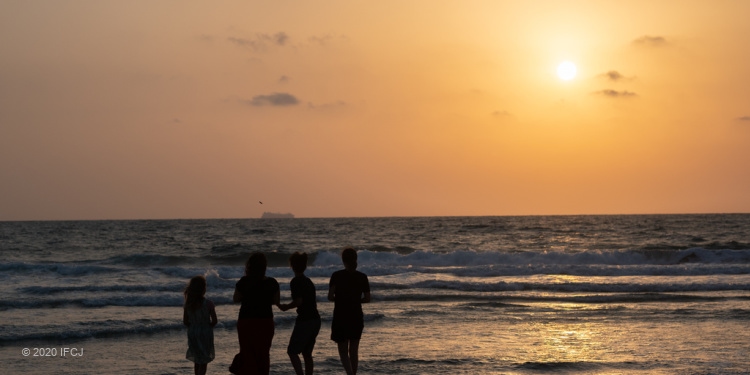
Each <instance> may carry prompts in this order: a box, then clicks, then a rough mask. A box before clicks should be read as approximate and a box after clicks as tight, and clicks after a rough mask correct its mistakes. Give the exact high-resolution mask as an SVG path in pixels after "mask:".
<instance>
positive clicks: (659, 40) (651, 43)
mask: <svg viewBox="0 0 750 375" xmlns="http://www.w3.org/2000/svg"><path fill="white" fill-rule="evenodd" d="M633 44H636V45H640V46H647V47H663V46H666V45H669V42H667V39H666V38H664V37H663V36H650V35H644V36H642V37H640V38H638V39H636V40H634V41H633Z"/></svg>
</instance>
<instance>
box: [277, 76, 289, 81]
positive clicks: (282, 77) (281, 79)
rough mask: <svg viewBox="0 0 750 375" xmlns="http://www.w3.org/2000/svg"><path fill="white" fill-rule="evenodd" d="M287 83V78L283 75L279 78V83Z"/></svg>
mask: <svg viewBox="0 0 750 375" xmlns="http://www.w3.org/2000/svg"><path fill="white" fill-rule="evenodd" d="M287 82H289V76H286V75H283V76H281V77H279V83H287Z"/></svg>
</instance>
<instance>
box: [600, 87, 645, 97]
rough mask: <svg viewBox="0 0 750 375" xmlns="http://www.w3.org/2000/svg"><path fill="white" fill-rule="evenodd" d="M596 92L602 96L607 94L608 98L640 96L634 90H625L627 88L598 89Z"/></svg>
mask: <svg viewBox="0 0 750 375" xmlns="http://www.w3.org/2000/svg"><path fill="white" fill-rule="evenodd" d="M594 94H596V95H600V96H606V97H608V98H632V97H635V96H638V95H637V94H636V93H634V92H630V91H625V90H623V91H617V90H610V89H607V90H600V91H596V92H594Z"/></svg>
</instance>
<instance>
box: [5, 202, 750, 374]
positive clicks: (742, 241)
mask: <svg viewBox="0 0 750 375" xmlns="http://www.w3.org/2000/svg"><path fill="white" fill-rule="evenodd" d="M749 231H750V215H667V216H592V217H588V216H581V217H523V218H506V217H499V218H392V219H388V218H378V219H309V220H307V219H293V220H193V221H191V220H183V221H124V222H117V221H114V222H112V221H107V222H22V223H0V253H1V254H2V259H3V260H2V261H0V271H2V272H0V280H2V286H1V287H0V289H1V290H0V292H2V293H3V295H4V298H3V299H2V301H0V319H2V321H3V325H2V326H1V327H0V360H1V361H2V363H3V364H4V365H6V366H4V367H5V368H6V369H9V370H10V372H9V373H17V374H31V373H33V374H93V373H111V374H132V373H156V374H185V373H191V372H192V364H191V363H190V362H189V361H187V360H186V359H184V357H185V350H186V349H187V346H186V341H187V339H186V334H185V331H184V329H183V328H182V325H181V317H182V310H181V307H180V306H181V303H182V296H181V290H182V288H183V287H184V285H185V282H186V281H187V280H188V278H189V277H191V276H193V275H195V274H204V275H206V276H207V279H208V283H209V287H208V294H207V297H208V298H209V299H212V300H213V301H215V302H216V303H217V313H218V315H219V320H220V324H219V326H218V327H217V329H216V332H215V333H216V352H217V358H216V360H215V361H214V362H213V363H212V364H210V365H209V373H217V374H218V373H222V374H223V373H227V371H226V369H227V367H228V365H229V363H230V362H231V359H232V357H233V356H234V354H236V352H237V350H238V346H237V340H236V332H235V330H234V329H235V324H236V318H237V313H238V309H239V308H238V306H237V305H234V304H232V303H231V294H232V290H233V287H234V283H235V282H236V281H237V279H238V278H239V277H240V276H241V275H242V263H243V262H244V260H245V259H246V258H247V255H248V254H249V252H250V251H253V250H263V251H265V252H267V254H268V255H269V259H270V262H271V268H269V271H268V273H269V275H270V276H272V277H276V278H277V279H278V281H279V282H280V284H281V287H282V300H288V299H289V298H290V296H289V286H288V283H289V280H290V278H291V276H292V274H291V271H290V270H289V269H288V267H286V258H287V257H288V254H290V253H291V252H293V251H298V250H306V251H308V252H310V253H311V255H312V258H313V261H312V264H311V266H310V267H309V268H308V271H307V274H308V275H310V276H311V278H312V280H313V281H314V282H315V284H316V286H317V289H318V299H319V307H320V310H321V315H322V316H323V320H324V322H323V328H322V330H321V334H320V336H319V339H318V345H317V346H316V350H315V353H314V355H315V358H316V369H317V370H318V373H321V374H326V373H329V374H333V373H341V372H342V371H341V366H340V364H339V361H338V356H337V351H336V349H335V345H334V344H333V343H332V342H331V341H330V340H329V335H330V317H331V310H332V305H331V304H330V303H328V302H326V301H324V297H325V294H326V288H327V282H328V277H329V276H330V274H331V273H332V272H333V271H334V270H336V269H339V268H340V264H339V263H340V260H339V258H338V250H339V249H340V247H341V246H342V245H343V244H354V245H355V246H357V247H358V249H359V250H360V251H359V255H360V259H359V264H360V270H362V271H363V272H365V273H367V274H368V275H369V277H370V283H371V286H372V289H373V303H371V304H369V305H366V306H365V314H366V323H365V327H366V328H365V334H364V336H363V340H362V345H361V356H360V372H361V373H363V374H365V373H368V374H381V373H382V374H393V373H399V374H435V373H451V374H455V373H458V374H480V373H481V374H541V373H571V374H709V373H710V374H743V373H750V372H749V370H748V369H750V359H748V357H750V356H748V353H750V334H749V333H748V330H747V326H748V324H749V323H750V245H748V243H750V234H749V233H750V232H749ZM275 320H276V322H277V333H276V337H275V339H274V347H273V349H272V373H275V374H288V373H291V372H292V369H291V365H290V364H289V362H288V358H287V355H286V351H285V350H286V344H287V340H288V338H289V336H290V334H291V329H292V326H293V322H294V313H293V312H285V313H282V312H278V311H277V312H276V316H275ZM24 348H29V349H30V350H31V353H30V355H29V356H24V355H23V349H24ZM35 348H36V349H37V350H35ZM39 348H42V349H44V350H45V351H46V352H40V351H39V350H38V349H39ZM66 348H67V350H68V351H67V352H63V351H64V350H65V349H66ZM53 349H55V350H56V353H55V355H54V356H52V354H53V353H52V350H53ZM73 349H75V351H73ZM71 351H72V353H71ZM34 354H49V356H35V355H34ZM63 354H64V356H63ZM74 354H82V355H74Z"/></svg>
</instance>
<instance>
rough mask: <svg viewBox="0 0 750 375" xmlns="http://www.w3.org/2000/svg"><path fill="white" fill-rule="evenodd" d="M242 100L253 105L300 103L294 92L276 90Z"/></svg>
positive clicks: (282, 105)
mask: <svg viewBox="0 0 750 375" xmlns="http://www.w3.org/2000/svg"><path fill="white" fill-rule="evenodd" d="M242 102H243V103H244V104H247V105H251V106H253V107H264V106H273V107H289V106H294V105H297V104H299V99H297V98H296V97H295V96H294V95H292V94H288V93H285V92H276V93H273V94H270V95H257V96H254V97H253V98H252V99H250V100H243V101H242Z"/></svg>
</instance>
